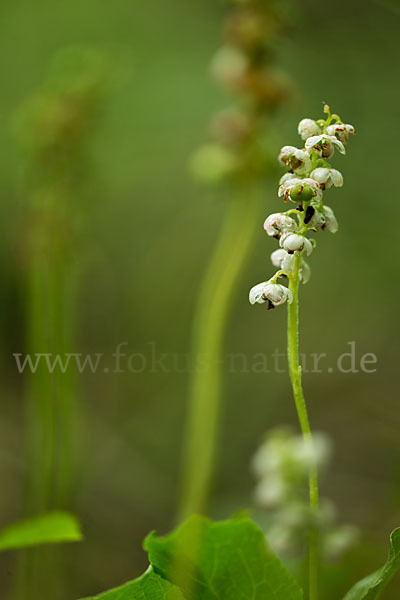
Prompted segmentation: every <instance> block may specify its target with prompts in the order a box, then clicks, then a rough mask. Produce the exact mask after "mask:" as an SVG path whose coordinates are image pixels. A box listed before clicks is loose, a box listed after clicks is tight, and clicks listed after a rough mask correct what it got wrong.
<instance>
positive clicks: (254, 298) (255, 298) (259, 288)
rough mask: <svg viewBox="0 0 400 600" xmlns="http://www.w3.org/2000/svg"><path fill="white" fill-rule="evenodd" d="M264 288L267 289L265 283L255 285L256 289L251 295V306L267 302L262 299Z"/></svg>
mask: <svg viewBox="0 0 400 600" xmlns="http://www.w3.org/2000/svg"><path fill="white" fill-rule="evenodd" d="M264 287H265V282H263V283H258V284H257V285H255V286H254V287H252V288H251V290H250V293H249V301H250V304H256V302H258V303H262V302H265V301H264V300H263V299H262V297H263V295H264Z"/></svg>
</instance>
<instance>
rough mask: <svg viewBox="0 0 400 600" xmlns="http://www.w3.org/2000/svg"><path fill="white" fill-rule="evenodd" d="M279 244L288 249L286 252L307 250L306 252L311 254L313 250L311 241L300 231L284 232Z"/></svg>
mask: <svg viewBox="0 0 400 600" xmlns="http://www.w3.org/2000/svg"><path fill="white" fill-rule="evenodd" d="M279 245H280V247H281V248H283V249H284V250H286V252H289V254H292V253H293V252H296V251H299V252H302V251H303V250H305V251H306V254H307V255H310V254H311V252H312V250H313V245H312V243H311V241H310V240H309V239H308V238H307V237H305V236H304V235H300V234H299V233H284V234H283V235H282V237H281V239H280V241H279Z"/></svg>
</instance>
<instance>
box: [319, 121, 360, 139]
mask: <svg viewBox="0 0 400 600" xmlns="http://www.w3.org/2000/svg"><path fill="white" fill-rule="evenodd" d="M326 132H327V133H328V134H329V135H334V136H336V137H337V139H338V140H340V141H341V142H342V143H343V144H347V142H348V141H349V136H350V135H354V134H355V132H356V130H355V129H354V127H353V125H349V124H348V123H336V124H335V125H329V126H328V127H327V128H326Z"/></svg>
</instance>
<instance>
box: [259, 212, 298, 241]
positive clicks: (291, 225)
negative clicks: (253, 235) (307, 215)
mask: <svg viewBox="0 0 400 600" xmlns="http://www.w3.org/2000/svg"><path fill="white" fill-rule="evenodd" d="M264 229H265V231H266V232H267V234H268V235H270V236H272V237H274V236H277V235H279V234H280V233H285V232H287V231H296V229H297V223H296V221H295V220H294V219H292V217H288V216H287V215H285V214H283V213H273V214H272V215H269V217H267V218H266V220H265V222H264Z"/></svg>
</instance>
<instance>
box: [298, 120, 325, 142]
mask: <svg viewBox="0 0 400 600" xmlns="http://www.w3.org/2000/svg"><path fill="white" fill-rule="evenodd" d="M297 131H298V132H299V135H300V137H301V139H302V140H306V139H307V138H309V137H311V136H313V135H319V134H320V133H321V128H320V126H319V125H318V124H317V123H316V122H315V121H314V120H313V119H302V120H301V121H300V123H299V126H298V128H297Z"/></svg>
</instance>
